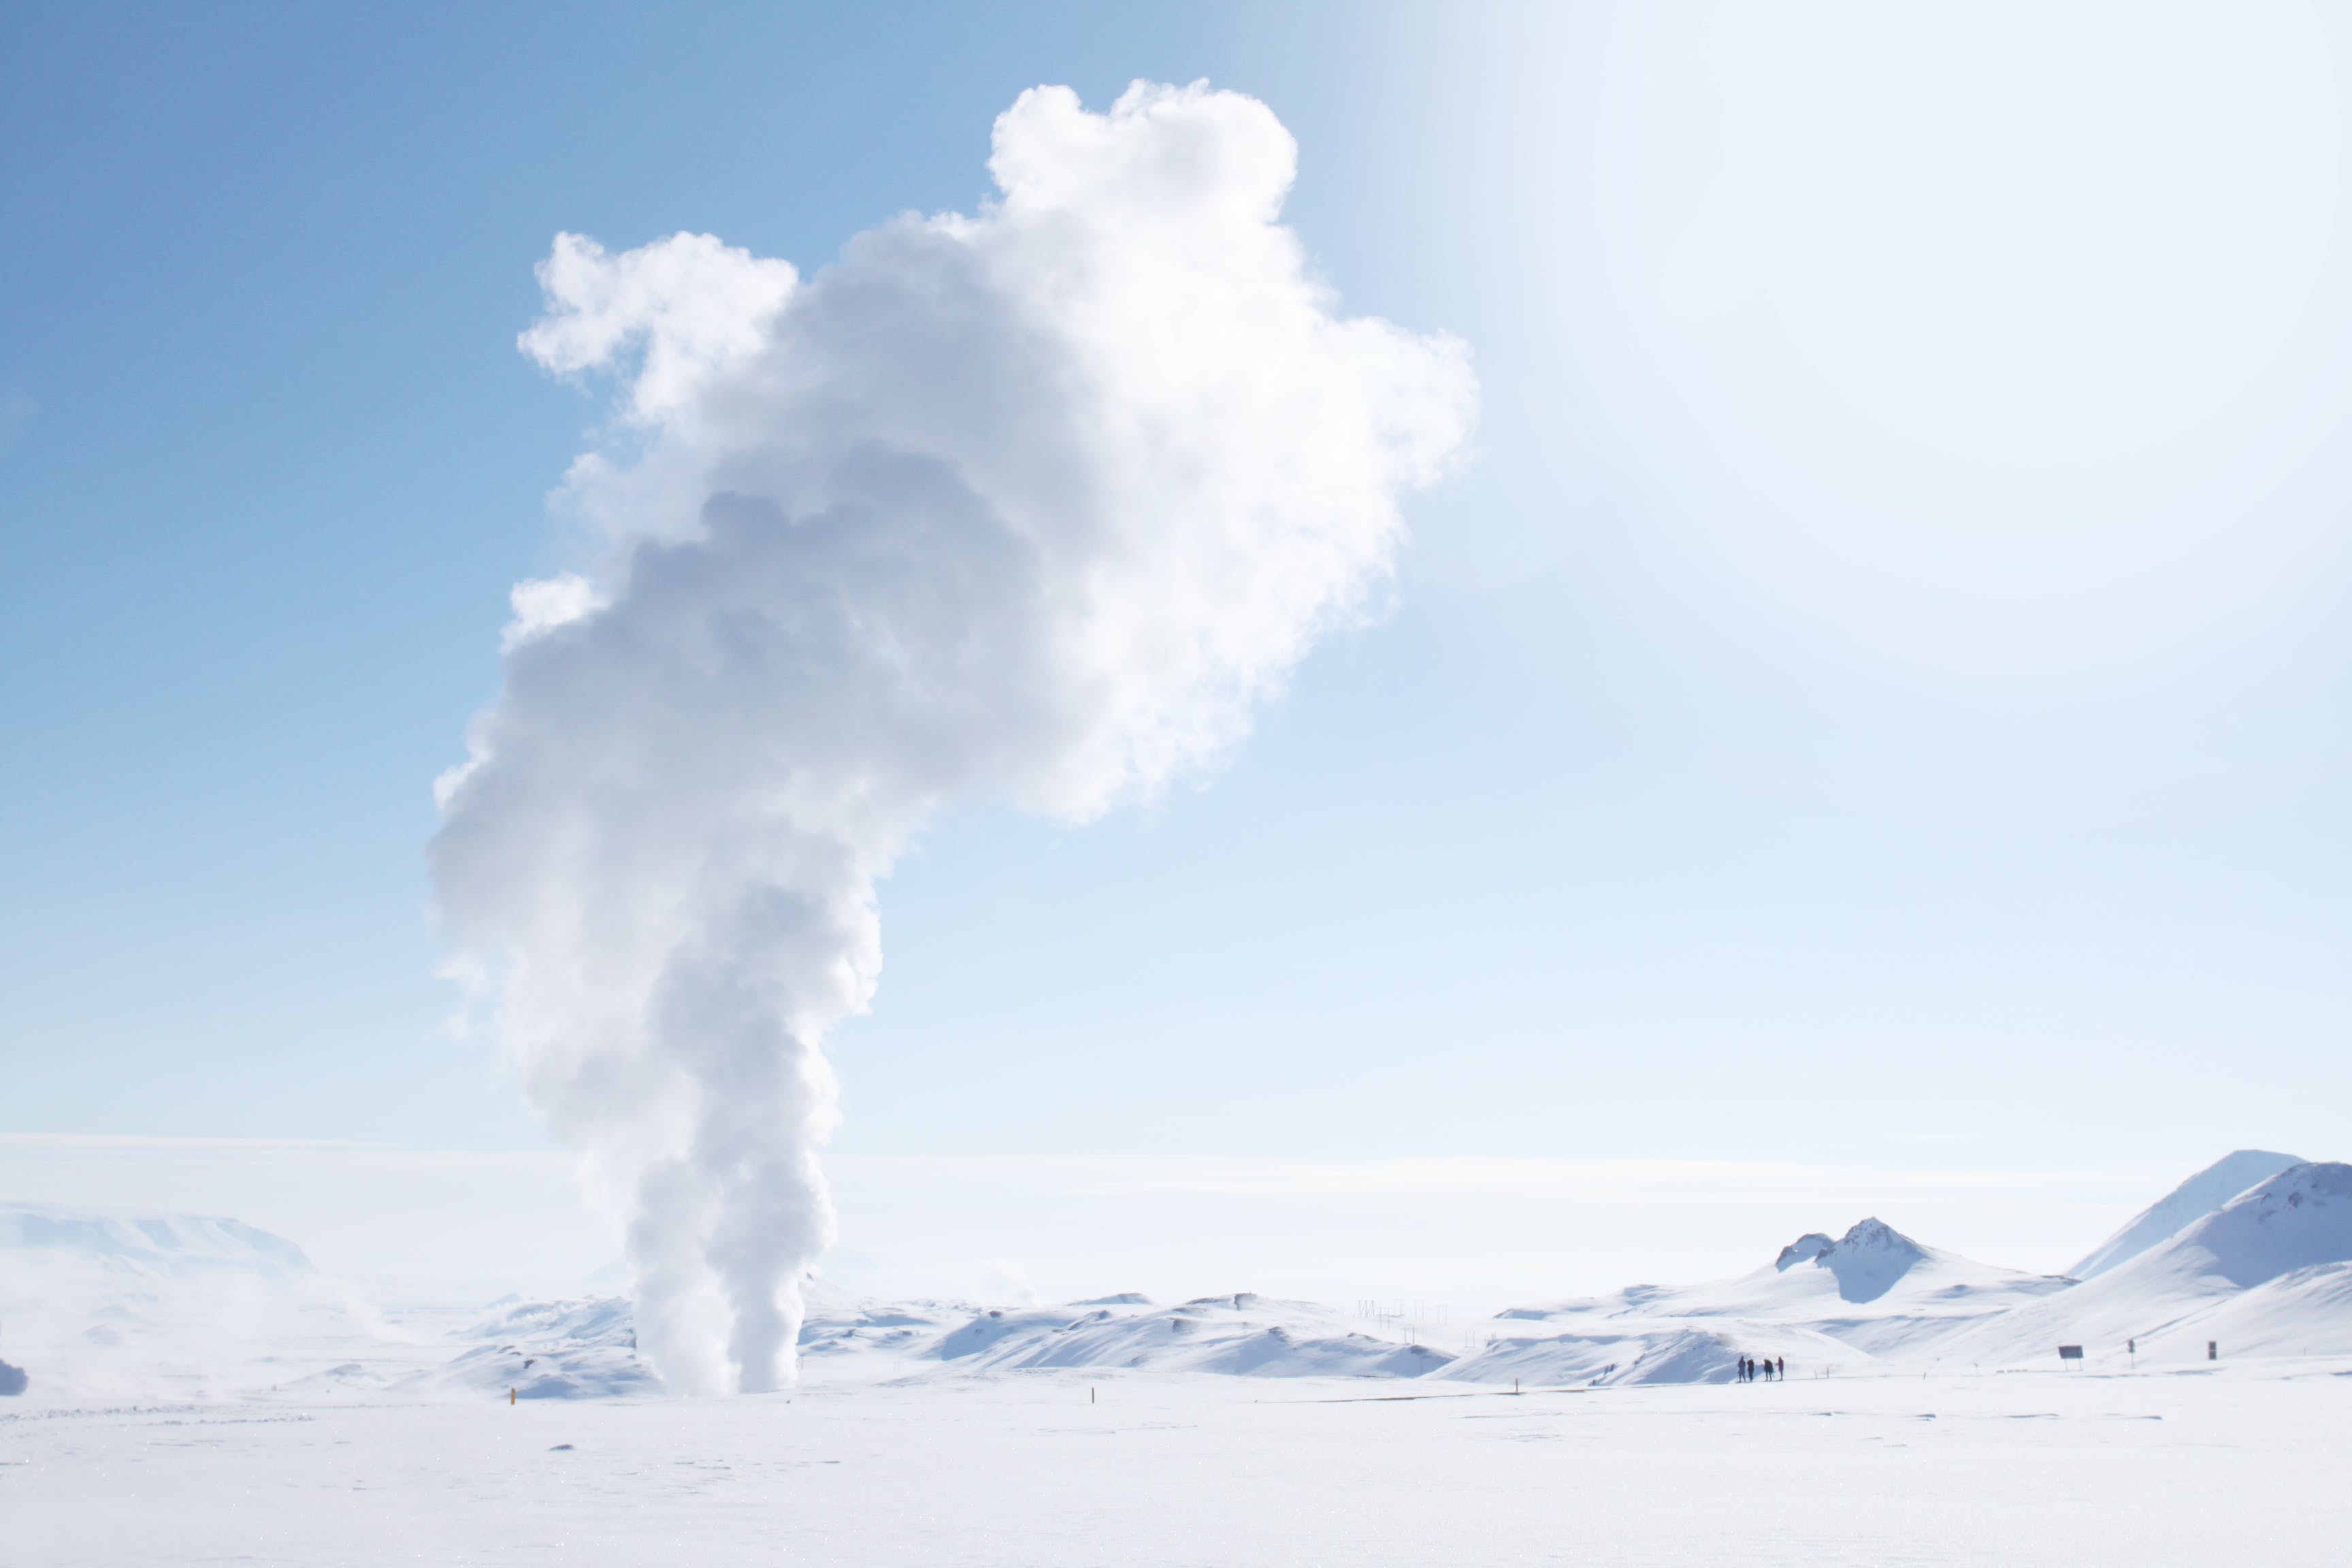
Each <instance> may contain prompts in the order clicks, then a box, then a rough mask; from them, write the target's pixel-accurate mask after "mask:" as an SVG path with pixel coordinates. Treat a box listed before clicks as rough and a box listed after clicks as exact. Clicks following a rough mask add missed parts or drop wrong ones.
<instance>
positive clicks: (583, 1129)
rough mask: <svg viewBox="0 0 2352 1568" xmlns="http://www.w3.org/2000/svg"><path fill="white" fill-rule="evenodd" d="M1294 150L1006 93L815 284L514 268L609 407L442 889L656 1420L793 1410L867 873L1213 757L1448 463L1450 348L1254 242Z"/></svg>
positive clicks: (1221, 123)
mask: <svg viewBox="0 0 2352 1568" xmlns="http://www.w3.org/2000/svg"><path fill="white" fill-rule="evenodd" d="M1295 162H1296V156H1295V148H1294V145H1293V143H1292V142H1291V139H1290V137H1289V135H1288V134H1287V133H1286V132H1285V131H1284V130H1283V128H1282V126H1281V124H1280V123H1279V122H1278V121H1276V119H1275V117H1274V115H1273V114H1272V113H1271V112H1270V111H1269V110H1267V109H1266V108H1265V106H1264V105H1263V104H1260V103H1258V102H1255V100H1250V99H1247V98H1244V97H1241V96H1239V95H1236V94H1233V93H1225V92H1213V91H1211V90H1209V89H1207V88H1206V87H1205V86H1204V85H1196V86H1194V87H1191V88H1184V89H1176V88H1167V87H1151V86H1146V85H1142V84H1138V85H1137V86H1136V87H1134V88H1133V89H1130V90H1129V92H1128V93H1127V94H1126V95H1125V96H1124V97H1122V98H1121V99H1120V100H1118V103H1117V104H1116V105H1115V106H1113V108H1112V109H1111V110H1110V111H1109V112H1108V114H1093V113H1089V112H1087V110H1084V109H1083V108H1081V107H1080V105H1079V102H1078V100H1077V98H1076V95H1075V94H1073V93H1071V92H1070V91H1068V90H1067V89H1060V88H1041V89H1035V90H1033V91H1030V92H1027V93H1024V94H1023V95H1022V97H1021V98H1020V100H1019V101H1017V102H1016V103H1015V104H1014V105H1013V107H1012V108H1011V109H1010V110H1007V111H1006V112H1005V113H1004V115H1003V117H1002V118H1001V119H999V121H997V124H996V131H995V142H994V152H993V155H992V158H991V161H990V165H989V166H990V169H991V171H992V174H994V176H995V179H996V184H997V186H998V190H999V192H1000V195H998V197H997V198H996V199H995V200H993V201H991V202H989V203H986V204H984V205H982V208H981V209H980V211H979V212H978V214H977V215H975V216H961V215H954V214H950V215H945V216H936V217H916V216H907V217H902V218H899V219H897V220H895V221H893V222H891V223H888V224H886V225H884V226H882V227H880V228H877V229H876V230H874V231H872V232H870V233H867V234H864V235H861V236H859V237H856V239H855V240H853V241H852V242H851V243H850V244H849V246H848V247H846V249H845V251H844V253H843V255H842V258H841V259H840V261H839V262H838V263H837V264H835V266H833V267H831V268H827V269H825V270H824V271H823V272H821V273H819V274H818V275H817V276H815V277H814V279H809V280H806V281H803V279H801V278H800V276H799V274H798V273H797V272H796V271H795V270H794V269H793V267H792V266H791V265H790V264H788V263H786V262H783V261H780V260H772V259H763V258H756V257H753V256H751V254H749V253H748V252H745V251H742V250H738V249H732V248H730V247H726V246H724V245H722V244H721V243H720V242H719V240H717V239H715V238H712V237H709V236H707V235H703V236H698V235H683V234H682V235H677V236H675V237H671V238H668V239H665V240H661V241H658V242H656V243H655V244H652V245H648V246H646V247H642V248H639V249H636V250H632V251H627V252H625V253H623V254H620V255H612V254H608V253H607V252H605V251H604V249H602V248H601V247H598V246H597V245H595V244H594V243H593V242H592V241H589V240H586V239H583V238H580V237H575V236H571V235H565V236H562V237H559V238H558V239H557V241H556V244H555V248H554V252H553V254H552V255H551V257H550V258H548V260H547V262H546V263H545V264H544V265H543V266H542V267H541V269H540V278H541V283H542V284H543V286H544V288H545V290H546V295H547V303H548V312H547V315H546V317H545V319H544V320H542V321H541V322H540V323H539V324H538V325H537V326H535V327H533V328H532V329H531V330H530V331H529V332H527V333H526V334H525V335H524V337H523V340H522V346H523V348H524V350H525V351H526V352H527V353H529V354H530V355H531V356H532V357H533V358H534V359H536V360H537V361H538V362H539V363H541V364H543V365H545V366H547V367H548V368H550V369H551V370H553V371H557V372H562V373H566V374H571V373H583V372H591V371H616V372H618V373H619V374H620V375H621V376H622V379H623V383H624V387H623V392H622V395H621V399H620V404H619V410H618V415H617V418H616V423H615V427H614V432H613V439H612V441H611V443H610V444H609V450H607V451H602V452H596V453H592V454H590V455H588V456H585V457H583V458H581V459H580V460H579V461H578V462H577V463H576V464H575V465H574V466H573V468H572V473H571V477H570V479H569V481H568V484H567V488H566V494H567V496H568V498H569V500H570V502H571V503H572V505H573V506H574V507H575V509H576V510H578V511H579V513H580V514H581V515H582V516H583V517H584V518H585V519H586V520H587V521H589V523H590V524H591V525H592V528H593V530H594V531H596V532H597V533H598V534H599V536H600V537H601V539H602V540H603V542H604V553H603V555H602V557H601V559H599V560H598V561H597V562H596V563H594V565H593V568H592V569H590V570H589V571H587V572H585V573H584V574H571V575H565V576H562V577H557V578H553V579H550V580H548V581H544V582H538V583H529V584H522V585H521V586H520V587H519V588H518V589H517V590H516V591H515V595H514V606H515V618H514V621H513V623H512V625H511V626H509V628H508V632H507V652H506V656H505V684H504V689H503V691H502V692H501V694H500V695H499V699H498V700H497V701H496V703H495V704H494V705H493V706H492V707H491V708H490V709H489V710H488V712H487V713H485V714H484V715H483V716H482V717H481V718H480V720H479V721H478V722H477V724H476V726H475V729H474V731H473V733H472V735H471V737H470V751H471V754H472V755H471V761H470V762H468V763H467V764H465V765H464V766H463V767H462V768H459V769H457V770H454V771H453V772H452V773H450V774H449V775H447V776H446V778H445V779H444V781H443V784H442V787H441V790H440V793H441V795H442V798H443V807H444V819H443V825H442V827H441V830H440V833H439V834H438V836H437V837H436V839H435V841H434V844H433V847H432V852H431V858H432V868H433V875H434V883H435V888H436V900H437V908H438V910H439V913H440V916H441V918H442V920H443V921H444V924H445V927H446V933H447V938H448V941H449V942H450V944H451V948H452V951H453V953H454V961H453V962H454V965H455V967H456V968H457V971H458V973H460V974H461V975H463V976H465V977H467V978H469V979H470V981H471V982H472V983H473V984H475V985H476V986H477V987H478V989H479V990H480V991H481V992H482V994H485V995H486V996H494V997H495V1018H496V1025H497V1028H498V1030H499V1035H500V1037H502V1039H503V1041H504V1042H505V1045H506V1047H507V1048H508V1049H509V1051H510V1052H511V1053H512V1055H513V1057H514V1058H515V1059H516V1060H517V1062H518V1063H519V1065H520V1074H521V1079H522V1082H523V1084H524V1086H525V1089H526V1090H527V1092H528V1093H529V1094H530V1097H531V1099H532V1100H534V1101H535V1102H536V1103H537V1104H539V1105H540V1106H541V1107H542V1108H544V1109H545V1110H547V1111H548V1112H549V1113H550V1114H551V1116H552V1118H553V1120H554V1121H555V1122H556V1123H557V1125H558V1127H559V1129H560V1130H561V1131H562V1132H563V1133H564V1135H565V1136H567V1137H568V1138H569V1139H571V1140H572V1141H573V1142H575V1143H576V1144H578V1145H579V1146H580V1147H581V1148H582V1149H583V1151H584V1152H585V1154H586V1172H587V1176H588V1179H589V1182H590V1184H591V1186H592V1188H593V1191H594V1192H595V1193H596V1194H599V1195H600V1196H601V1198H602V1199H603V1200H604V1201H605V1202H607V1203H609V1204H611V1205H614V1206H616V1207H618V1208H619V1209H621V1210H623V1211H624V1212H625V1215H627V1218H628V1231H627V1254H628V1259H629V1263H630V1267H631V1269H632V1274H633V1281H634V1292H635V1300H636V1308H637V1310H636V1319H637V1331H638V1333H639V1335H640V1339H641V1343H642V1347H643V1350H644V1352H645V1354H646V1357H647V1358H648V1360H649V1361H650V1362H651V1363H653V1365H654V1366H655V1367H656V1369H657V1370H658V1372H659V1373H660V1375H661V1377H662V1379H663V1380H664V1381H665V1382H666V1383H667V1384H669V1385H670V1386H671V1387H672V1388H674V1389H676V1390H678V1391H681V1392H695V1393H713V1392H723V1391H728V1390H733V1389H760V1388H767V1387H772V1386H774V1385H775V1384H777V1383H778V1382H779V1381H780V1380H782V1379H783V1378H785V1377H788V1376H789V1375H790V1371H791V1363H792V1355H791V1347H792V1345H793V1342H794V1340H795V1338H796V1334H797V1329H798V1324H799V1320H800V1316H801V1307H800V1304H799V1301H798V1300H797V1297H796V1294H795V1288H794V1281H795V1280H796V1279H798V1278H799V1277H800V1275H801V1274H802V1273H803V1271H804V1270H805V1268H807V1267H808V1265H809V1264H810V1263H811V1262H813V1261H814V1259H815V1258H816V1257H817V1255H818V1254H820V1253H821V1252H823V1251H824V1248H825V1247H826V1246H827V1245H828V1244H829V1243H830V1241H831V1239H832V1236H833V1218H832V1213H831V1209H830V1205H829V1204H828V1201H827V1197H826V1193H825V1187H824V1178H823V1175H822V1173H821V1172H820V1170H819V1168H818V1165H817V1160H816V1156H817V1152H818V1150H819V1148H820V1147H821V1145H822V1144H823V1143H824V1140H825V1138H826V1136H827V1134H828V1132H829V1131H830V1129H831V1128H832V1126H833V1122H834V1117H835V1088H834V1082H833V1076H832V1072H831V1069H830V1068H829V1067H828V1065H827V1063H826V1060H825V1058H824V1050H823V1047H824V1039H825V1037H826V1034H827V1031H828V1030H829V1029H830V1028H831V1026H833V1025H834V1024H835V1022H837V1021H838V1020H839V1019H840V1018H842V1017H843V1016H845V1015H847V1014H849V1013H852V1012H854V1011H856V1010H857V1009H858V1008H860V1007H862V1006H864V1005H866V1000H867V998H868V997H869V995H870V994H871V993H872V991H873V988H874V985H875V983H876V978H877V973H878V972H879V969H880V965H881V946H880V938H879V930H878V925H877V916H876V910H875V891H874V889H875V883H876V879H877V878H879V877H880V876H881V875H882V874H883V873H884V872H885V871H887V869H888V868H889V867H890V866H891V865H892V863H893V862H894V861H895V860H896V859H897V858H898V856H899V855H900V854H902V853H903V852H904V851H905V849H906V847H907V846H908V842H909V840H910V838H911V837H913V836H914V835H915V834H916V833H917V832H918V831H919V829H920V828H921V827H922V826H924V824H925V823H926V822H927V821H928V820H929V818H930V817H931V816H932V815H933V814H934V813H935V812H936V811H937V810H938V809H939V808H940V806H941V805H944V804H945V803H947V802H949V801H951V800H955V799H959V798H971V797H993V798H1000V799H1006V800H1010V801H1012V802H1013V803H1016V804H1017V805H1021V806H1024V807H1025V808H1028V809H1031V810H1034V811H1037V812H1041V813H1045V814H1046V815H1049V816H1055V817H1058V818H1062V819H1066V820H1070V821H1082V820H1085V819H1087V818H1089V817H1092V816H1097V815H1098V814H1100V813H1102V812H1104V811H1107V810H1108V809H1110V808H1112V807H1114V806H1116V805H1118V804H1120V803H1122V802H1129V801H1135V800H1140V799H1146V798H1149V797H1150V796H1152V795H1154V794H1156V793H1157V792H1159V791H1160V790H1162V789H1163V788H1164V787H1166V785H1167V784H1169V783H1170V782H1171V780H1174V779H1176V778H1179V777H1181V776H1184V775H1188V774H1198V773H1202V771H1203V770H1205V769H1208V768H1210V767H1212V766H1213V765H1214V764H1215V763H1217V762H1218V761H1219V760H1220V759H1221V758H1223V756H1224V755H1225V754H1226V753H1227V752H1229V751H1230V750H1231V749H1232V748H1233V747H1234V745H1235V744H1237V743H1238V742H1239V741H1240V740H1241V739H1242V737H1243V736H1244V733H1245V732H1246V731H1247V730H1248V728H1249V726H1250V722H1251V720H1252V716H1253V715H1254V714H1255V712H1256V711H1257V710H1258V709H1259V708H1260V706H1261V705H1262V704H1263V703H1264V702H1265V700H1267V699H1268V698H1269V697H1270V696H1271V695H1272V694H1273V693H1275V692H1276V691H1277V690H1278V689H1280V688H1281V686H1282V685H1283V683H1284V681H1285V679H1286V677H1287V676H1288V674H1289V673H1290V671H1291V669H1292V668H1293V667H1294V666H1295V665H1296V664H1297V661H1298V660H1299V659H1300V658H1302V657H1303V656H1304V655H1305V653H1306V652H1307V649H1308V647H1310V646H1311V645H1312V644H1313V643H1314V642H1315V641H1316V640H1317V638H1318V637H1321V636H1322V635H1324V634H1325V633H1327V632H1328V631H1330V630H1331V629H1333V628H1335V627H1338V626H1343V625H1346V624H1349V623H1350V622H1351V621H1354V620H1356V619H1358V618H1360V617H1361V616H1364V615H1365V614H1366V613H1367V611H1368V609H1369V608H1370V607H1371V606H1372V605H1373V604H1374V602H1375V591H1376V590H1377V588H1378V587H1379V585H1380V584H1381V582H1382V581H1383V579H1384V578H1385V576H1386V574H1388V573H1389V571H1390V568H1391V562H1392V559H1393V556H1394V552H1395V550H1396V548H1397V544H1398V542H1399V540H1400V538H1401V537H1402V521H1401V518H1400V515H1399V512H1398V498H1399V496H1400V494H1401V493H1402V492H1403V491H1404V490H1406V489H1411V488H1412V487H1415V486H1419V485H1423V484H1426V483H1429V482H1430V481H1432V480H1433V479H1435V478H1436V477H1437V476H1438V475H1439V473H1440V471H1441V470H1442V469H1443V468H1444V466H1445V465H1446V463H1447V462H1448V460H1449V459H1450V458H1451V457H1452V456H1453V455H1454V453H1455V452H1456V451H1457V450H1458V449H1459V447H1461V445H1462V443H1463V441H1464V440H1465V435H1466V432H1467V430H1468V427H1469V424H1470V421H1471V417H1472V411H1473V404H1474V401H1475V386H1474V383H1473V381H1472V378H1471V376H1470V374H1469V371H1468V368H1467V360H1466V355H1465V353H1464V351H1463V350H1462V348H1461V347H1460V345H1459V344H1457V343H1455V342H1452V341H1450V340H1446V339H1442V338H1428V337H1419V336H1415V335H1412V334H1411V333H1408V332H1405V331H1400V330H1399V329H1397V328H1395V327H1392V326H1391V325H1389V324H1388V323H1386V322H1383V321H1373V320H1367V319H1345V318H1342V317H1341V316H1339V314H1338V313H1337V311H1336V308H1335V302H1334V300H1333V299H1332V297H1331V295H1330V292H1329V290H1328V289H1327V288H1326V287H1325V286H1324V285H1322V284H1321V283H1320V282H1318V280H1317V279H1315V278H1314V276H1313V275H1312V274H1311V272H1310V271H1309V269H1308V268H1307V263H1306V259H1305V256H1304V252H1303V251H1302V249H1301V247H1300V246H1299V244H1298V241H1297V238H1296V237H1294V236H1293V235H1292V234H1291V233H1290V232H1289V231H1288V230H1287V229H1286V228H1284V227H1282V226H1280V224H1279V223H1278V221H1277V218H1278V214H1279V211H1280V208H1281V205H1282V202H1283V199H1284V196H1285V195H1286V191H1287V189H1288V187H1289V184H1290V183H1291V178H1292V174H1293V171H1294V167H1295Z"/></svg>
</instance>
